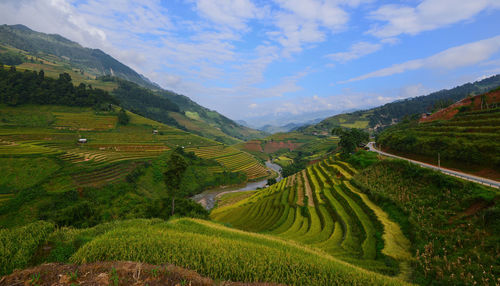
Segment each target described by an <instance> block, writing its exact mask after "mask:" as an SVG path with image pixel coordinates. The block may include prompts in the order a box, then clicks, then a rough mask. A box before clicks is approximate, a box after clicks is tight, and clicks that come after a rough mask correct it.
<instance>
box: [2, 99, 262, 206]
mask: <svg viewBox="0 0 500 286" xmlns="http://www.w3.org/2000/svg"><path fill="white" fill-rule="evenodd" d="M127 114H128V117H129V118H130V122H129V124H128V125H120V124H118V119H117V115H116V108H115V111H95V110H93V109H92V108H82V107H68V106H50V105H44V106H38V105H25V106H20V107H9V106H5V105H4V106H0V163H1V164H0V171H1V172H2V174H3V176H2V177H1V178H0V194H5V196H3V197H2V198H1V201H0V202H2V203H5V202H6V201H8V200H9V199H10V198H12V197H13V196H14V195H15V194H16V193H18V192H19V191H22V190H24V189H27V188H30V187H33V186H35V185H40V186H41V187H42V188H43V189H44V190H45V191H47V192H48V193H63V192H67V191H71V190H77V189H82V188H87V187H93V188H99V187H103V186H106V185H109V184H114V183H117V182H121V181H125V179H126V177H127V175H128V174H130V173H132V172H133V171H134V170H135V169H137V168H138V167H140V166H142V165H143V164H144V163H146V162H148V161H151V160H153V159H155V158H158V157H159V156H161V155H162V154H165V152H168V151H169V150H172V149H175V148H177V147H183V148H185V150H190V151H195V153H197V154H199V155H200V156H201V157H202V158H207V159H215V160H216V161H217V162H219V163H220V164H219V165H218V166H210V167H207V168H208V169H209V171H210V172H212V173H222V172H224V171H228V172H243V173H245V174H246V175H247V177H248V178H249V179H256V178H262V177H265V176H267V175H268V172H267V169H266V168H265V167H264V166H263V165H262V164H261V163H260V162H259V161H257V160H256V159H255V158H254V157H252V156H251V155H249V154H247V153H245V152H242V151H239V150H237V149H234V148H232V147H226V146H224V145H222V144H219V143H217V142H215V141H212V140H209V139H205V138H203V137H199V136H197V135H193V134H191V133H188V132H185V131H182V130H179V129H176V128H172V127H169V126H167V125H164V124H161V123H158V122H156V121H153V120H150V119H147V118H144V117H141V116H138V115H136V114H133V113H131V112H127ZM153 130H157V134H153ZM79 138H85V139H87V143H84V144H80V143H78V142H77V140H78V139H79Z"/></svg>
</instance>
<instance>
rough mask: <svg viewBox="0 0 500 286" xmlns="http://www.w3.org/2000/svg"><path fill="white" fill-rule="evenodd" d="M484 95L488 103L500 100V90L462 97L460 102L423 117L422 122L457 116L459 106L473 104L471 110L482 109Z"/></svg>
mask: <svg viewBox="0 0 500 286" xmlns="http://www.w3.org/2000/svg"><path fill="white" fill-rule="evenodd" d="M482 96H485V99H486V102H487V103H488V104H492V103H498V102H500V90H497V91H494V92H490V93H486V94H480V95H476V96H473V97H467V98H464V99H462V100H460V101H458V102H456V103H454V104H452V105H450V106H448V107H446V108H443V109H441V110H439V111H437V112H434V113H433V114H431V115H429V116H427V117H425V118H421V119H420V122H431V121H434V120H448V119H451V118H453V117H454V116H455V114H457V113H458V111H459V108H460V107H462V106H471V111H474V110H481V102H482V100H481V97H482Z"/></svg>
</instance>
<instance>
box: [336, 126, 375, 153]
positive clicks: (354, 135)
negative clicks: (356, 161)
mask: <svg viewBox="0 0 500 286" xmlns="http://www.w3.org/2000/svg"><path fill="white" fill-rule="evenodd" d="M332 134H333V135H337V136H339V138H340V142H339V146H340V148H341V149H342V154H344V155H346V154H351V153H353V152H354V151H356V148H357V147H358V146H359V145H360V144H362V143H365V142H368V140H369V138H370V136H369V135H368V133H367V132H365V131H363V130H362V129H356V128H351V129H343V128H342V127H336V128H333V130H332Z"/></svg>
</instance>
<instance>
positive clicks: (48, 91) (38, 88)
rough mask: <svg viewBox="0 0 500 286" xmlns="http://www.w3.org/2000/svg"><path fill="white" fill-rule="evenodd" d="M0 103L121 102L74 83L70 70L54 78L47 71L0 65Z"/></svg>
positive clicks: (64, 103)
mask: <svg viewBox="0 0 500 286" xmlns="http://www.w3.org/2000/svg"><path fill="white" fill-rule="evenodd" d="M0 103H4V104H8V105H11V106H16V105H21V104H58V105H68V106H102V105H109V104H118V100H116V98H114V97H113V96H112V95H110V94H109V93H108V92H106V91H104V90H101V89H94V88H92V87H91V86H87V85H85V84H84V83H81V84H80V85H78V86H74V85H73V83H72V81H71V76H70V75H69V74H67V73H62V74H60V75H59V78H58V79H53V78H49V77H46V76H45V74H44V72H43V70H41V71H40V72H36V71H24V72H19V71H17V70H16V68H15V67H10V68H9V69H6V68H4V67H3V66H1V65H0Z"/></svg>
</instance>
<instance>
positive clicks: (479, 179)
mask: <svg viewBox="0 0 500 286" xmlns="http://www.w3.org/2000/svg"><path fill="white" fill-rule="evenodd" d="M366 146H367V147H368V148H370V151H373V152H377V153H379V154H380V155H384V156H387V157H392V158H397V159H401V160H406V161H409V162H412V163H414V164H417V165H420V166H421V167H425V168H430V169H434V170H437V171H440V172H441V173H445V174H447V175H450V176H454V177H459V178H461V179H464V180H467V181H471V182H474V183H479V184H483V185H486V186H490V187H493V188H497V189H500V182H498V181H495V180H491V179H486V178H483V177H478V176H474V175H471V174H466V173H462V172H458V171H454V170H450V169H446V168H443V167H441V168H440V167H438V166H434V165H431V164H427V163H424V162H420V161H415V160H412V159H408V158H405V157H400V156H396V155H393V154H390V153H387V152H384V151H380V150H378V149H376V148H375V142H369V143H368V144H366Z"/></svg>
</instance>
